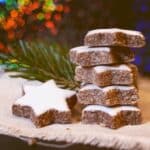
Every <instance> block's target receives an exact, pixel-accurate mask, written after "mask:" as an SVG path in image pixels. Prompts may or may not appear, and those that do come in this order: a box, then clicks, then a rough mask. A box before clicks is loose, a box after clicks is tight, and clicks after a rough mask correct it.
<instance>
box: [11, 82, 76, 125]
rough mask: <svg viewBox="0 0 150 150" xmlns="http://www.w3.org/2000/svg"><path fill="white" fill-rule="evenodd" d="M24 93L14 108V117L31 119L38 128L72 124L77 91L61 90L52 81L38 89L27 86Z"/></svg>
mask: <svg viewBox="0 0 150 150" xmlns="http://www.w3.org/2000/svg"><path fill="white" fill-rule="evenodd" d="M24 92H25V95H24V96H23V97H21V98H19V99H18V100H17V101H15V103H14V104H13V106H12V112H13V114H14V115H16V116H20V117H25V118H29V119H31V120H32V121H33V123H34V124H35V126H36V127H43V126H46V125H49V124H51V123H70V122H71V109H70V108H72V107H73V106H74V105H75V103H76V96H75V95H76V93H75V91H72V90H66V89H61V88H59V87H57V85H56V83H55V82H54V80H50V81H47V82H46V83H43V84H42V85H40V86H37V87H33V86H31V85H30V86H26V87H24Z"/></svg>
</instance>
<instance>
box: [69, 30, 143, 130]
mask: <svg viewBox="0 0 150 150" xmlns="http://www.w3.org/2000/svg"><path fill="white" fill-rule="evenodd" d="M144 45H145V38H144V36H143V35H142V33H140V32H137V31H130V30H122V29H97V30H92V31H89V32H88V33H87V35H86V36H85V39H84V46H80V47H75V48H72V49H71V50H70V59H71V61H72V62H73V63H74V64H76V65H77V67H76V70H75V79H76V80H77V81H79V82H81V88H80V89H79V91H78V94H77V97H78V102H79V103H80V104H82V105H83V106H84V108H83V110H82V122H83V123H90V124H93V123H96V124H101V125H104V126H106V127H109V128H119V127H121V126H124V125H129V124H130V125H135V124H140V123H141V111H140V109H139V108H138V99H139V95H138V89H137V73H138V72H137V67H136V66H135V65H133V64H130V63H131V62H132V61H133V60H134V53H133V51H131V49H130V48H131V47H133V48H140V47H143V46H144Z"/></svg>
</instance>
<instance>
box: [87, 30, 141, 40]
mask: <svg viewBox="0 0 150 150" xmlns="http://www.w3.org/2000/svg"><path fill="white" fill-rule="evenodd" d="M119 32H121V33H123V34H128V35H131V36H140V37H141V38H144V36H143V34H142V33H141V32H139V31H133V30H124V29H118V28H112V29H107V28H106V29H95V30H91V31H89V32H88V33H87V36H88V35H93V34H99V33H110V34H111V33H119Z"/></svg>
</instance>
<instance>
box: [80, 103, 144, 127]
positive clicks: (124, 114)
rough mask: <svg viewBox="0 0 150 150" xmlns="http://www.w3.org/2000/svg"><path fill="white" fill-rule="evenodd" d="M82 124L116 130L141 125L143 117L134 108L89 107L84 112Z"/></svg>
mask: <svg viewBox="0 0 150 150" xmlns="http://www.w3.org/2000/svg"><path fill="white" fill-rule="evenodd" d="M82 122H83V123H86V124H100V125H102V126H105V127H109V128H112V129H116V128H119V127H122V126H124V125H137V124H141V122H142V117H141V111H140V109H139V108H137V107H134V106H117V107H106V106H100V105H89V106H87V107H85V108H84V109H83V111H82Z"/></svg>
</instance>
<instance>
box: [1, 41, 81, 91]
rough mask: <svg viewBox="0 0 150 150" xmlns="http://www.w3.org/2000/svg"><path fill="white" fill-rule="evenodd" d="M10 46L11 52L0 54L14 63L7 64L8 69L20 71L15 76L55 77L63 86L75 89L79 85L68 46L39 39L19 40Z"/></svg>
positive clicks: (45, 79) (34, 78)
mask: <svg viewBox="0 0 150 150" xmlns="http://www.w3.org/2000/svg"><path fill="white" fill-rule="evenodd" d="M10 48H11V49H12V50H11V52H10V54H0V58H1V59H2V60H3V61H5V62H7V64H9V63H8V62H11V64H13V67H10V65H6V70H7V71H16V72H18V74H17V75H15V77H23V78H26V79H30V80H40V81H47V80H50V79H54V80H55V81H56V83H57V84H58V85H60V86H61V87H63V88H70V89H74V88H76V87H77V86H78V83H77V82H76V81H75V80H74V65H73V64H72V63H71V62H70V61H69V58H68V49H67V48H65V47H61V46H59V45H58V44H53V43H42V42H39V41H36V42H24V41H19V43H18V42H17V43H15V44H13V45H10ZM14 66H15V67H14Z"/></svg>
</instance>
